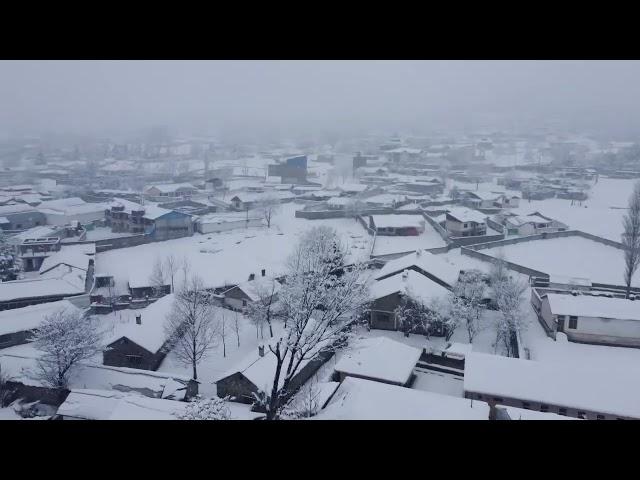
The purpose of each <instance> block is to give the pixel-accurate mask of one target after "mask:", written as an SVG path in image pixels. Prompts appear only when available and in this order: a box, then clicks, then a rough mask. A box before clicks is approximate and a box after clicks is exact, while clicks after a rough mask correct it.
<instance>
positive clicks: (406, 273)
mask: <svg viewBox="0 0 640 480" xmlns="http://www.w3.org/2000/svg"><path fill="white" fill-rule="evenodd" d="M407 278H409V270H405V271H404V272H402V281H403V282H406V281H407Z"/></svg>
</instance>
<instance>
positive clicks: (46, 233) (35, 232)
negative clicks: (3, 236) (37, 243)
mask: <svg viewBox="0 0 640 480" xmlns="http://www.w3.org/2000/svg"><path fill="white" fill-rule="evenodd" d="M56 232H57V229H56V228H55V227H48V226H40V227H33V228H30V229H28V230H25V231H24V232H21V233H18V234H16V235H13V236H12V237H10V238H9V239H8V240H9V242H11V243H16V244H17V243H22V242H23V241H24V240H25V239H27V238H44V237H52V236H54V234H55V233H56Z"/></svg>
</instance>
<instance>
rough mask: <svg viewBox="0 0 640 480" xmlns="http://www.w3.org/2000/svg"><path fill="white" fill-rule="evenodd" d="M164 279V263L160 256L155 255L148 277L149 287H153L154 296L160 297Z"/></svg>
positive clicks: (164, 282) (164, 283)
mask: <svg viewBox="0 0 640 480" xmlns="http://www.w3.org/2000/svg"><path fill="white" fill-rule="evenodd" d="M166 281H167V280H166V275H165V271H164V264H163V263H162V260H161V259H160V257H156V260H155V262H154V264H153V270H151V276H150V277H149V283H150V284H151V287H153V294H154V295H155V296H156V297H160V296H161V295H162V293H163V292H164V286H165V285H166V284H167V283H166Z"/></svg>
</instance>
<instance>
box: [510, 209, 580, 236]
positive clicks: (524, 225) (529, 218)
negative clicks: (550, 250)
mask: <svg viewBox="0 0 640 480" xmlns="http://www.w3.org/2000/svg"><path fill="white" fill-rule="evenodd" d="M504 226H505V227H506V229H507V234H508V235H535V234H538V233H544V232H561V231H563V230H566V229H567V228H568V227H567V225H565V224H564V223H562V222H559V221H557V220H554V219H553V218H549V217H545V216H544V215H541V214H539V213H537V212H536V213H532V214H530V215H510V216H508V217H506V218H505V219H504Z"/></svg>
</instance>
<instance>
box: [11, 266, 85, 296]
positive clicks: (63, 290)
mask: <svg viewBox="0 0 640 480" xmlns="http://www.w3.org/2000/svg"><path fill="white" fill-rule="evenodd" d="M56 268H58V267H56ZM63 268H65V269H66V271H67V272H69V267H63ZM55 270H56V269H53V270H50V271H49V272H47V274H46V275H47V276H45V275H41V277H40V278H37V279H35V280H13V281H10V282H1V283H0V301H1V302H7V301H10V300H17V299H20V298H37V297H49V296H64V295H78V294H80V293H84V280H83V281H82V288H80V282H74V281H72V279H71V276H72V275H79V273H77V274H76V273H75V272H80V270H77V269H73V270H75V272H71V273H70V275H71V276H70V277H69V278H64V276H55V277H54V276H51V277H49V276H48V275H49V274H51V272H55ZM58 273H60V272H56V274H58Z"/></svg>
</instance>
